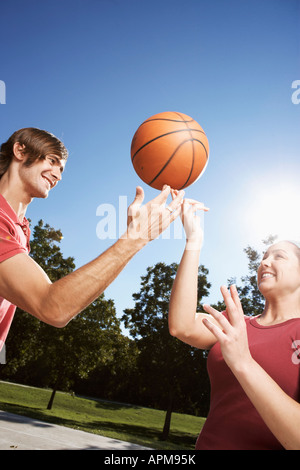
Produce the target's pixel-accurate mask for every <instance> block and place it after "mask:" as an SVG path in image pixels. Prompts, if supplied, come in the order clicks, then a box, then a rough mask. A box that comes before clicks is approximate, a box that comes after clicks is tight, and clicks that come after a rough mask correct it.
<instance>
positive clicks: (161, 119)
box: [140, 118, 194, 127]
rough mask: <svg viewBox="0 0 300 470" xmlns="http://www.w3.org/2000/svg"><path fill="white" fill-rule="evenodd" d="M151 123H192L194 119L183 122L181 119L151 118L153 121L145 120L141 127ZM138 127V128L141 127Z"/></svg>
mask: <svg viewBox="0 0 300 470" xmlns="http://www.w3.org/2000/svg"><path fill="white" fill-rule="evenodd" d="M152 121H170V122H193V121H194V119H189V120H187V121H186V120H183V119H171V118H153V119H147V120H146V121H144V122H142V124H141V126H143V125H144V124H146V123H147V122H152ZM141 126H140V127H141Z"/></svg>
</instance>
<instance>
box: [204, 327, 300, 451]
mask: <svg viewBox="0 0 300 470" xmlns="http://www.w3.org/2000/svg"><path fill="white" fill-rule="evenodd" d="M246 324H247V331H248V341H249V349H250V352H251V355H252V357H253V359H254V360H255V361H256V362H257V363H258V364H260V366H261V367H262V368H263V369H264V370H265V371H266V372H267V373H268V374H269V375H270V377H272V378H273V380H274V381H275V382H276V383H277V384H278V385H279V386H280V387H281V388H282V390H283V391H284V392H285V393H286V394H287V395H289V396H290V397H291V398H293V399H294V400H296V401H297V402H299V403H300V318H295V319H291V320H287V321H285V322H283V323H279V324H276V325H271V326H263V325H260V324H259V323H258V322H257V321H256V320H255V318H247V319H246ZM207 367H208V373H209V377H210V382H211V403H210V411H209V414H208V417H207V420H206V422H205V424H204V426H203V428H202V431H201V433H200V435H199V437H198V439H197V444H196V449H197V450H276V449H278V450H282V449H283V447H282V445H281V444H280V442H278V440H277V439H276V438H275V436H274V435H273V434H272V433H271V431H270V430H269V428H268V427H267V426H266V425H265V423H264V421H263V420H262V418H261V417H260V415H259V414H258V412H257V411H256V409H255V408H254V406H253V405H252V403H251V401H250V400H249V398H248V397H247V395H246V394H245V392H244V390H243V389H242V387H241V385H240V384H239V382H238V381H237V379H236V378H235V376H234V375H233V373H232V372H231V370H230V369H229V367H228V366H227V364H226V363H225V361H224V359H223V356H222V352H221V348H220V344H219V342H217V343H216V344H215V345H214V346H213V347H212V349H211V350H210V352H209V354H208V360H207Z"/></svg>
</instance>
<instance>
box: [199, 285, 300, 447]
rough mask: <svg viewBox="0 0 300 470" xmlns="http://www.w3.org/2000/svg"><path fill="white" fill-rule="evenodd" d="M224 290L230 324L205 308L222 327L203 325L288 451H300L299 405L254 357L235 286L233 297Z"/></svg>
mask: <svg viewBox="0 0 300 470" xmlns="http://www.w3.org/2000/svg"><path fill="white" fill-rule="evenodd" d="M221 291H222V294H223V298H224V301H225V304H226V307H227V310H226V311H227V314H228V319H229V321H228V320H227V319H226V318H225V317H224V315H222V314H221V313H219V312H217V311H216V310H215V309H213V308H212V307H209V306H205V307H204V308H205V310H206V311H207V312H209V313H210V314H211V315H212V316H213V317H214V318H215V320H216V321H218V322H219V324H220V328H218V327H216V325H214V324H212V323H210V322H208V321H207V320H204V321H203V322H204V324H205V325H206V326H207V328H208V330H209V331H210V332H211V333H212V334H214V335H215V336H216V337H217V338H218V341H219V342H220V346H221V350H222V354H223V357H224V360H225V361H226V363H227V365H228V366H229V367H230V369H231V370H232V372H233V374H234V375H235V377H236V378H237V380H238V381H239V383H240V384H241V386H242V387H243V389H244V391H245V393H246V394H247V396H248V398H249V399H250V401H251V402H252V404H253V405H254V406H255V408H256V409H257V411H258V413H259V414H260V416H261V417H262V419H263V420H264V422H265V424H266V425H267V426H268V428H269V429H270V431H271V432H272V433H273V434H274V436H275V437H276V439H277V440H278V441H279V442H280V443H281V444H282V446H283V447H284V448H285V449H287V450H300V404H299V403H298V402H297V401H295V400H293V399H292V398H291V397H290V396H288V395H287V394H286V393H285V392H284V391H283V390H282V389H281V388H280V387H279V386H278V385H277V383H276V382H275V381H274V380H273V379H272V378H271V377H270V376H269V375H268V374H267V372H266V371H265V370H264V369H263V368H262V367H261V366H260V365H259V364H258V363H257V362H256V361H255V360H254V359H253V358H252V356H251V354H250V351H249V346H248V338H247V331H246V323H245V319H244V314H243V309H242V306H241V303H240V300H239V297H238V293H237V290H236V287H235V286H231V288H230V292H231V295H230V293H229V292H228V290H227V288H226V287H222V288H221Z"/></svg>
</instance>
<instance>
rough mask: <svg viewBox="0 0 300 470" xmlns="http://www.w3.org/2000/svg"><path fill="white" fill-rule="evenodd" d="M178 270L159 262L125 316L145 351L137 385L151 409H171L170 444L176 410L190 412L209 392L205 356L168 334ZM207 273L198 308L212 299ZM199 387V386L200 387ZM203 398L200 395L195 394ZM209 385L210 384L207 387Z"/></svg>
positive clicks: (141, 354)
mask: <svg viewBox="0 0 300 470" xmlns="http://www.w3.org/2000/svg"><path fill="white" fill-rule="evenodd" d="M177 268H178V265H177V264H175V263H173V264H171V265H166V264H164V263H157V264H156V265H155V266H154V267H149V268H148V269H147V274H146V275H145V276H142V278H141V289H140V292H138V293H135V294H133V299H134V300H135V306H134V308H133V309H126V310H125V311H124V315H123V317H122V319H123V321H124V323H125V327H126V328H128V329H129V331H130V334H131V335H132V336H133V338H135V340H136V342H137V347H138V350H139V356H138V363H137V364H138V366H137V369H138V374H139V376H138V377H137V381H136V383H137V385H138V386H139V390H140V394H141V396H143V398H144V400H145V401H147V402H148V404H149V405H150V406H156V407H159V408H164V409H166V410H167V413H166V420H165V426H164V431H163V435H162V438H163V439H166V438H167V435H168V432H169V426H170V420H171V413H172V410H173V409H177V410H179V411H181V410H183V409H186V408H187V407H188V406H189V405H190V404H191V403H190V402H193V403H194V406H195V403H197V402H198V404H199V406H201V403H199V398H201V394H203V390H207V387H206V386H204V387H203V388H202V390H201V385H203V380H204V382H205V380H207V376H206V371H205V361H204V358H203V354H202V353H201V352H200V351H196V350H194V349H193V348H191V347H190V346H188V345H186V344H184V343H182V342H181V341H179V340H177V339H176V338H173V337H172V336H171V335H170V333H169V329H168V309H169V299H170V293H171V289H172V285H173V281H174V278H175V276H176V272H177ZM207 274H208V271H207V269H205V268H204V266H202V265H201V266H200V267H199V276H198V279H199V283H198V307H199V308H200V302H201V299H202V297H204V296H207V295H208V289H209V287H210V284H209V283H208V281H207ZM196 382H197V385H196ZM195 385H196V390H197V392H198V396H195V393H193V392H194V390H195V388H193V387H195ZM205 385H206V384H205Z"/></svg>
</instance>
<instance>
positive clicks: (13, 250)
mask: <svg viewBox="0 0 300 470" xmlns="http://www.w3.org/2000/svg"><path fill="white" fill-rule="evenodd" d="M29 238H30V229H29V223H28V220H27V219H26V218H25V217H24V219H23V220H22V222H21V221H20V220H19V218H18V216H17V214H16V213H15V211H14V210H13V208H12V207H11V206H10V205H9V203H8V202H7V201H6V199H5V198H4V197H3V196H2V194H0V263H1V262H3V261H5V260H6V259H8V258H11V257H12V256H15V255H17V254H19V253H26V254H28V253H29V251H30V245H29ZM15 310H16V306H15V305H13V304H12V303H10V302H9V301H8V300H6V299H4V298H3V297H1V295H0V351H1V349H2V348H3V345H4V343H5V340H6V337H7V334H8V332H9V329H10V326H11V322H12V320H13V317H14V314H15Z"/></svg>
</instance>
